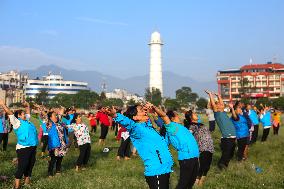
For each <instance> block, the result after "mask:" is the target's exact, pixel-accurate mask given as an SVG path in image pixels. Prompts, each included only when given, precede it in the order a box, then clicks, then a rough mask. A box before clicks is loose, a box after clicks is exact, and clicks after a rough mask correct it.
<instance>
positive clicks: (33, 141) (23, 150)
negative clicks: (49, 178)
mask: <svg viewBox="0 0 284 189" xmlns="http://www.w3.org/2000/svg"><path fill="white" fill-rule="evenodd" d="M24 105H25V106H26V111H24V110H17V111H16V112H15V114H13V113H12V111H11V110H10V109H9V108H8V107H7V106H6V105H5V103H4V101H3V100H2V99H0V106H2V108H3V109H4V111H5V112H6V113H7V114H8V115H9V119H10V123H11V124H12V125H13V130H14V132H15V134H16V137H17V145H16V152H17V159H18V167H17V171H16V173H15V186H14V188H20V182H21V179H22V176H23V175H24V177H25V184H26V185H29V184H30V177H31V175H32V170H33V167H34V164H35V161H36V147H37V145H38V138H37V130H36V127H35V126H34V124H33V123H31V122H30V121H29V118H30V106H29V104H28V103H25V104H24Z"/></svg>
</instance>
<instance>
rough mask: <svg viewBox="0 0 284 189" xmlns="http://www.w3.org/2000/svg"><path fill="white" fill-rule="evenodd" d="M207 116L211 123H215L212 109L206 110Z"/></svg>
mask: <svg viewBox="0 0 284 189" xmlns="http://www.w3.org/2000/svg"><path fill="white" fill-rule="evenodd" d="M206 115H207V116H208V120H209V121H215V117H214V112H213V110H211V109H206Z"/></svg>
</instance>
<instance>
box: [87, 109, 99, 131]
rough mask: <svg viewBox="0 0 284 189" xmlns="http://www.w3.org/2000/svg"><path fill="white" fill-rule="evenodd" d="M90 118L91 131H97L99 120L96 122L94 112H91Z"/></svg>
mask: <svg viewBox="0 0 284 189" xmlns="http://www.w3.org/2000/svg"><path fill="white" fill-rule="evenodd" d="M88 119H89V121H90V126H91V133H96V131H97V122H96V117H95V115H94V114H93V113H89V115H88Z"/></svg>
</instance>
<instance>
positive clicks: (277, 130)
mask: <svg viewBox="0 0 284 189" xmlns="http://www.w3.org/2000/svg"><path fill="white" fill-rule="evenodd" d="M279 127H280V124H279V123H278V127H273V134H274V135H278V132H279ZM3 145H4V144H3ZM3 148H4V146H3Z"/></svg>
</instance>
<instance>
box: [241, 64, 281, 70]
mask: <svg viewBox="0 0 284 189" xmlns="http://www.w3.org/2000/svg"><path fill="white" fill-rule="evenodd" d="M267 68H270V69H273V70H275V69H283V68H284V64H280V63H273V64H249V65H244V66H242V67H241V70H247V69H267Z"/></svg>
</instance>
